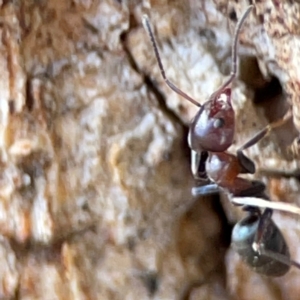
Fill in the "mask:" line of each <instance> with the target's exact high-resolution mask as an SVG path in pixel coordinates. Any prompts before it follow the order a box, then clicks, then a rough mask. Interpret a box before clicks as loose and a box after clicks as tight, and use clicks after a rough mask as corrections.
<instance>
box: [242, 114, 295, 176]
mask: <svg viewBox="0 0 300 300" xmlns="http://www.w3.org/2000/svg"><path fill="white" fill-rule="evenodd" d="M291 117H292V112H291V110H290V109H289V110H288V112H287V113H286V114H285V115H284V116H283V118H282V119H280V120H278V121H276V122H273V123H271V124H269V125H267V126H266V127H265V128H263V129H262V130H261V131H259V132H258V133H257V134H256V135H255V136H254V137H252V138H251V139H250V140H249V141H247V142H246V143H245V144H244V145H242V146H241V147H240V148H239V149H238V150H237V157H238V160H239V162H240V164H241V166H242V167H243V168H244V169H245V170H246V171H248V173H250V174H254V173H255V165H254V163H253V162H252V161H251V160H250V159H249V158H248V157H246V156H245V154H244V153H243V150H246V149H248V148H250V147H252V146H253V145H255V144H256V143H258V142H259V141H260V140H261V139H263V138H264V137H265V136H266V135H268V134H269V133H270V132H271V131H272V130H273V129H275V128H277V127H280V126H282V125H283V124H285V123H286V122H287V121H288V120H289V119H290V118H291Z"/></svg>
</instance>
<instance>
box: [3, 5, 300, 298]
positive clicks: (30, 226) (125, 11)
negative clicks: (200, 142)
mask: <svg viewBox="0 0 300 300" xmlns="http://www.w3.org/2000/svg"><path fill="white" fill-rule="evenodd" d="M236 2H237V1H193V0H190V1H179V0H178V1H166V0H160V1H154V0H152V1H151V0H144V1H115V0H99V1H89V0H74V1H61V0H50V1H1V2H0V4H1V7H0V15H1V23H0V37H1V39H0V41H1V42H0V65H1V75H0V86H1V88H0V98H1V103H0V124H1V126H0V136H1V170H2V172H1V176H0V212H1V213H0V234H1V239H0V241H1V242H0V262H1V263H0V265H1V267H0V299H49V300H50V299H116V300H118V299H203V300H204V299H252V300H255V299H262V298H264V299H274V300H277V299H278V300H279V299H284V300H288V299H300V296H299V295H300V270H297V269H292V270H291V271H290V272H289V273H288V274H287V275H285V276H284V277H282V278H278V279H268V278H265V277H262V276H260V275H258V274H256V273H254V272H253V271H252V270H251V269H249V268H248V267H247V266H246V265H245V264H244V263H242V262H241V260H240V259H239V257H238V256H237V254H236V253H234V252H233V251H232V250H231V249H230V247H229V248H228V226H227V220H228V222H229V223H230V224H234V223H235V222H236V221H237V220H239V219H240V218H241V217H242V215H243V213H242V212H241V211H240V209H237V208H233V207H232V205H230V204H229V203H228V202H227V201H226V200H224V201H222V203H223V208H224V211H225V213H226V220H224V219H225V215H224V214H223V210H222V208H221V206H220V205H219V199H218V198H211V197H203V198H201V199H198V200H197V199H192V196H191V193H190V190H191V187H192V186H193V184H194V182H193V179H192V176H191V174H190V166H189V150H188V147H187V142H186V135H187V130H186V125H187V124H188V122H189V120H190V119H191V118H192V117H193V116H194V114H195V112H196V109H197V108H196V107H195V106H193V105H192V104H190V103H188V102H187V101H186V100H184V99H182V98H180V97H179V96H178V95H176V94H175V93H174V92H172V91H171V90H170V89H168V88H167V87H166V86H165V84H164V82H163V80H162V78H161V75H160V73H159V69H158V66H157V63H156V60H155V58H154V55H153V50H152V48H151V45H150V42H149V38H148V36H147V34H146V33H145V31H144V29H143V28H142V26H141V17H142V15H143V14H144V13H147V14H149V18H150V20H151V22H152V23H153V27H154V29H155V32H156V34H157V36H158V40H159V46H160V50H161V56H162V60H163V63H164V66H165V69H166V73H167V74H168V76H169V77H170V78H171V79H172V81H174V82H176V84H177V85H178V86H180V88H181V89H182V90H184V91H186V92H187V93H189V94H190V95H191V96H193V97H195V99H197V100H199V102H201V103H203V102H204V101H205V100H206V99H207V98H208V96H209V95H210V94H211V93H212V92H213V91H214V90H215V89H216V88H217V87H218V86H219V85H220V84H221V83H222V82H223V81H224V79H225V78H226V75H228V74H229V72H230V52H231V36H232V35H231V32H233V30H234V25H235V23H236V19H238V18H239V17H240V16H241V14H242V12H243V11H244V10H245V9H246V7H247V5H248V3H247V2H246V1H244V2H242V1H240V3H236ZM294 2H295V3H290V2H288V1H287V2H284V1H275V0H273V1H271V0H265V1H259V3H257V4H255V9H254V10H253V12H252V13H251V15H250V16H249V18H248V19H247V22H246V25H245V26H244V29H243V32H242V33H241V35H240V43H241V47H240V48H239V53H241V54H243V55H244V56H243V58H242V59H241V63H240V79H239V80H236V81H235V83H234V87H233V96H232V97H233V104H234V106H235V108H236V117H237V121H236V123H237V128H236V139H235V143H234V145H233V146H232V148H231V150H232V151H234V150H235V149H236V148H237V147H238V146H239V145H241V144H242V143H243V142H245V141H246V140H247V139H249V137H251V136H253V134H255V133H256V132H257V131H258V130H259V129H261V128H263V126H265V125H266V124H268V123H269V122H270V121H273V120H275V119H276V118H279V117H280V116H282V114H283V111H284V110H285V109H286V108H287V107H288V106H289V105H291V106H292V109H293V113H294V121H291V122H289V123H288V124H286V125H285V126H283V127H282V128H280V129H278V130H276V131H275V132H274V133H272V134H271V135H270V136H269V137H267V138H265V139H264V140H263V141H262V142H260V143H259V144H258V145H255V146H253V147H252V148H251V149H249V150H248V151H247V155H249V157H251V158H252V159H253V160H254V161H255V162H256V164H257V174H255V176H254V177H255V178H257V179H261V180H263V181H264V182H265V183H266V184H267V185H268V188H269V194H270V196H271V198H272V200H274V201H279V200H280V201H287V202H293V203H295V204H298V205H299V206H300V199H299V190H300V186H299V181H298V177H299V172H298V169H299V160H298V159H297V158H295V156H294V155H293V153H291V151H289V150H288V147H289V146H290V145H291V144H292V142H293V140H294V139H295V138H296V137H297V135H298V132H297V130H296V129H300V125H299V124H298V123H299V120H298V119H299V118H300V117H299V115H300V113H299V109H300V105H299V96H298V95H299V92H300V91H299V89H300V88H299V87H300V84H299V83H300V73H299V72H300V71H299V65H300V62H299V60H300V39H299V30H300V29H299V28H300V21H299V20H300V18H299V14H300V4H299V3H297V1H294ZM294 124H295V125H294ZM294 145H295V144H294ZM294 154H295V151H294ZM274 219H275V221H276V223H277V224H278V226H279V227H280V228H281V229H282V232H283V234H284V235H285V237H286V239H287V243H288V244H289V247H290V252H291V256H292V258H293V259H294V260H297V261H300V252H299V251H298V248H299V247H298V246H299V243H300V230H299V219H296V218H295V217H293V216H290V215H283V214H276V216H275V218H274Z"/></svg>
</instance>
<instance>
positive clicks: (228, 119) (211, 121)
mask: <svg viewBox="0 0 300 300" xmlns="http://www.w3.org/2000/svg"><path fill="white" fill-rule="evenodd" d="M234 120H235V115H234V110H233V108H232V105H231V89H230V88H224V89H223V90H222V91H220V92H218V93H214V94H213V95H212V96H211V97H210V100H209V101H207V102H206V103H204V104H203V106H202V107H201V108H200V109H199V111H198V113H197V114H196V116H195V118H194V120H193V121H192V123H191V126H190V131H189V144H190V147H191V149H193V150H194V151H196V152H200V151H203V150H205V151H212V152H223V151H225V150H227V148H228V147H229V146H230V145H231V144H232V142H233V137H234V124H235V123H234Z"/></svg>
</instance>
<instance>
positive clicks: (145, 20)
mask: <svg viewBox="0 0 300 300" xmlns="http://www.w3.org/2000/svg"><path fill="white" fill-rule="evenodd" d="M143 25H144V28H145V29H146V31H147V32H148V35H149V37H150V40H151V43H152V46H153V49H154V53H155V57H156V60H157V63H158V66H159V69H160V73H161V75H162V77H163V79H164V81H165V83H166V84H167V85H168V86H169V88H170V89H172V90H173V91H174V92H175V93H177V94H179V95H180V96H182V97H183V98H185V99H186V100H188V101H190V102H192V103H193V104H195V105H196V106H198V107H201V104H200V103H199V102H197V101H196V100H194V99H193V98H192V97H190V96H189V95H187V94H186V93H184V92H183V91H182V90H181V89H180V88H178V87H177V86H176V85H175V84H174V83H173V82H171V81H170V80H169V79H168V78H167V76H166V73H165V69H164V66H163V64H162V61H161V58H160V55H159V51H158V47H157V43H156V40H155V37H154V34H153V32H152V29H151V25H150V21H149V18H148V16H147V15H143Z"/></svg>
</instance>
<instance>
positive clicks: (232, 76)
mask: <svg viewBox="0 0 300 300" xmlns="http://www.w3.org/2000/svg"><path fill="white" fill-rule="evenodd" d="M252 9H253V5H250V6H249V7H248V8H247V10H246V11H245V12H244V14H243V16H242V17H241V18H240V19H239V21H238V23H237V25H236V27H235V31H234V40H233V43H232V50H231V73H230V77H229V78H228V79H227V81H226V82H225V83H223V84H222V85H221V86H220V87H219V88H218V89H217V90H216V91H215V92H214V93H213V94H212V95H211V96H210V100H213V99H215V98H217V96H218V95H219V94H221V93H222V92H223V90H224V89H225V88H226V87H227V86H228V85H229V84H230V83H231V82H232V81H233V80H234V79H235V77H236V73H237V44H238V38H239V34H240V31H241V28H242V26H243V24H244V22H245V20H246V18H247V17H248V15H249V13H250V12H251V10H252Z"/></svg>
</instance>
